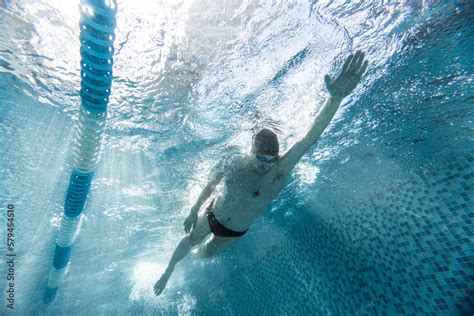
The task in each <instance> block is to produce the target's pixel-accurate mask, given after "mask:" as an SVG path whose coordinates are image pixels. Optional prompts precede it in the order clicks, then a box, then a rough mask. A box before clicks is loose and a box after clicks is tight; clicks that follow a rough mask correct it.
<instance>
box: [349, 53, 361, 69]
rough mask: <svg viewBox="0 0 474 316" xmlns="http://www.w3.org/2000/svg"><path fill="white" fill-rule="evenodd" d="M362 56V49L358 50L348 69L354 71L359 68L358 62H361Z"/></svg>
mask: <svg viewBox="0 0 474 316" xmlns="http://www.w3.org/2000/svg"><path fill="white" fill-rule="evenodd" d="M361 56H362V51H360V50H358V51H357V52H356V53H355V55H354V58H353V59H352V61H351V64H350V65H349V68H348V69H347V71H352V72H354V71H355V70H356V69H357V63H358V62H359V59H360V58H361Z"/></svg>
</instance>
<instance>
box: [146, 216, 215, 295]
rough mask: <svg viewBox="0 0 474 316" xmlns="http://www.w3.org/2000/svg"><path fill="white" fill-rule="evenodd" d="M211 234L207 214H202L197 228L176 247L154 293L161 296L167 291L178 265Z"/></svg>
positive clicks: (156, 284)
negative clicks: (169, 281)
mask: <svg viewBox="0 0 474 316" xmlns="http://www.w3.org/2000/svg"><path fill="white" fill-rule="evenodd" d="M210 233H211V230H210V228H209V224H208V222H207V217H206V215H205V214H201V215H200V216H199V218H198V221H197V223H196V226H195V227H194V229H193V230H192V231H191V233H190V234H189V235H186V236H185V237H184V238H183V239H181V241H180V242H179V244H178V247H176V249H175V251H174V252H173V255H172V256H171V259H170V262H169V264H168V267H167V268H166V270H165V272H164V273H163V275H162V276H161V277H160V279H159V280H158V281H157V282H156V283H155V286H154V292H155V294H156V295H160V294H161V292H163V290H164V289H165V287H166V284H167V283H168V280H169V278H170V276H171V273H173V271H174V268H175V266H176V264H177V263H178V262H179V261H181V260H182V259H183V258H184V257H186V255H187V254H188V253H189V251H190V250H191V249H192V248H193V247H194V246H196V245H197V244H199V243H200V242H201V241H202V240H203V239H204V238H205V237H206V236H207V235H209V234H210Z"/></svg>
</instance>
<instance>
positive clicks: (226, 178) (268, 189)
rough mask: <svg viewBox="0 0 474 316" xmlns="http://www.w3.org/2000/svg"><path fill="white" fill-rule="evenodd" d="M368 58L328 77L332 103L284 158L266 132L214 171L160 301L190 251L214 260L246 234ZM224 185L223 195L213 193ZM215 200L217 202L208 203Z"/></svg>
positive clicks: (159, 286) (187, 224)
mask: <svg viewBox="0 0 474 316" xmlns="http://www.w3.org/2000/svg"><path fill="white" fill-rule="evenodd" d="M364 56H365V54H364V53H363V52H362V51H357V52H356V53H355V54H354V55H352V54H351V55H349V57H348V58H347V59H346V61H345V63H344V66H343V67H342V70H341V73H340V74H339V76H337V78H335V79H334V80H331V79H330V77H329V76H328V75H326V76H325V77H324V81H325V83H326V88H327V89H328V92H329V98H328V100H327V101H326V103H325V104H324V106H323V107H322V108H321V110H320V111H319V113H318V114H317V115H316V117H315V118H314V121H313V123H312V125H311V128H310V129H309V131H308V132H307V133H306V135H305V136H304V137H303V138H302V139H301V140H300V141H298V142H297V143H296V144H294V145H293V146H292V147H291V148H290V149H289V150H288V151H287V152H286V153H285V154H284V155H281V156H280V154H279V143H278V138H277V135H276V134H275V132H273V131H272V130H270V129H266V128H264V129H262V130H260V131H259V132H258V133H257V134H256V135H255V136H254V139H253V144H252V150H251V154H249V155H245V156H241V155H233V156H232V157H230V158H228V159H225V160H224V161H223V162H222V163H220V164H219V165H218V166H217V167H215V168H214V169H213V171H212V172H211V176H210V179H209V182H208V184H207V186H206V187H205V188H204V190H203V191H202V192H201V194H200V195H199V197H198V199H197V201H196V203H195V204H194V206H193V207H192V208H191V211H190V214H189V216H188V217H187V218H186V220H185V221H184V230H185V232H186V233H187V235H186V236H185V237H184V238H183V239H182V240H181V241H180V243H179V244H178V247H177V248H176V250H175V251H174V253H173V255H172V256H171V260H170V262H169V265H168V267H167V268H166V270H165V272H164V273H163V274H162V276H161V277H160V279H159V280H158V281H157V282H156V284H155V286H154V292H155V294H156V295H160V294H161V293H162V292H163V290H164V289H165V287H166V284H167V282H168V280H169V278H170V276H171V273H172V272H173V270H174V268H175V266H176V264H177V263H178V262H179V261H181V260H182V259H183V258H184V257H185V256H186V255H187V254H188V253H189V251H190V250H191V249H193V248H194V247H196V246H200V247H199V248H198V255H199V256H201V257H211V256H213V255H215V254H217V253H219V252H221V251H223V250H224V249H226V248H228V247H229V246H230V245H232V244H233V243H234V242H235V241H236V240H237V239H238V238H239V237H241V236H242V235H244V234H245V233H246V232H247V230H248V229H249V227H250V225H251V224H252V222H253V221H254V219H255V218H256V217H258V216H259V215H260V214H261V213H262V212H263V211H264V210H265V209H266V207H267V206H268V205H269V204H270V203H271V201H272V200H273V199H274V198H275V197H276V196H277V194H278V193H279V192H280V190H281V189H282V187H283V185H284V183H285V180H286V178H287V177H288V175H289V174H290V172H291V170H292V169H293V168H294V167H295V165H296V164H297V163H298V161H299V160H300V159H301V157H302V156H303V155H304V154H305V153H306V152H307V151H308V149H309V148H310V147H311V146H312V145H314V144H315V143H316V142H317V141H318V139H319V138H320V136H321V134H322V133H323V132H324V130H325V129H326V127H327V126H328V125H329V122H331V119H332V118H333V116H334V114H336V112H337V110H338V108H339V106H340V104H341V101H342V99H343V98H344V97H346V96H348V95H349V94H350V93H351V92H352V91H353V90H354V89H355V87H356V86H357V84H358V83H359V82H360V80H361V77H362V75H363V74H364V72H365V70H366V69H367V65H368V61H367V60H365V61H364ZM221 183H222V184H223V185H222V190H220V191H219V192H214V191H215V189H216V187H217V186H218V185H219V184H221ZM211 195H213V196H215V197H214V198H212V199H209V197H210V196H211ZM208 199H209V200H210V201H209V202H208V203H206V207H205V209H203V211H202V212H199V210H200V209H201V207H202V206H203V205H204V203H205V202H206V201H207V200H208ZM203 241H204V243H203Z"/></svg>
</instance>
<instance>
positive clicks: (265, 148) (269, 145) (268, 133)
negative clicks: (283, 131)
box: [252, 128, 279, 158]
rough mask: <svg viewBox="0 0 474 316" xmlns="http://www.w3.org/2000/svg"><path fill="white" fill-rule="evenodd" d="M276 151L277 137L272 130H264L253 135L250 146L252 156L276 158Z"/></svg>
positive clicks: (277, 147)
mask: <svg viewBox="0 0 474 316" xmlns="http://www.w3.org/2000/svg"><path fill="white" fill-rule="evenodd" d="M278 151H279V144H278V137H277V135H276V134H275V133H274V132H273V131H272V130H270V129H268V128H264V129H262V130H260V131H259V132H258V133H257V134H256V135H255V137H254V139H253V144H252V153H253V154H254V155H259V156H271V157H276V158H278Z"/></svg>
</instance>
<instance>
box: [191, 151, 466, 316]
mask: <svg viewBox="0 0 474 316" xmlns="http://www.w3.org/2000/svg"><path fill="white" fill-rule="evenodd" d="M473 187H474V155H473V154H467V155H464V156H460V157H458V159H457V160H456V161H449V162H446V163H445V164H444V165H443V166H442V167H441V168H440V169H438V170H430V171H426V172H423V173H420V174H417V175H414V176H413V178H411V179H410V180H409V181H407V182H404V183H400V184H398V185H396V186H395V187H394V188H392V189H391V190H390V191H385V192H383V193H381V194H377V195H374V196H372V197H370V198H369V199H367V200H364V201H363V202H361V203H359V204H357V205H352V206H349V207H347V209H346V210H344V211H343V212H341V213H340V214H339V215H337V216H335V217H333V218H330V219H326V220H322V219H321V218H317V217H315V218H313V219H312V220H308V218H305V219H304V221H303V220H302V221H301V222H300V223H298V224H296V225H294V226H292V228H291V229H290V231H289V232H288V238H289V240H287V241H286V242H285V243H284V244H281V245H279V246H277V247H275V248H274V249H272V251H271V252H269V253H268V254H266V255H265V256H262V257H261V258H259V259H258V260H255V262H253V264H250V265H247V266H246V267H245V268H242V269H240V270H237V271H235V272H233V273H232V274H231V275H230V276H229V278H228V279H227V281H225V282H222V283H220V284H219V285H217V286H214V287H213V288H212V289H211V290H210V291H209V292H208V293H207V294H203V297H201V298H198V304H197V306H196V311H197V312H199V311H201V312H203V313H205V314H212V313H213V312H215V313H216V314H218V313H222V312H223V311H224V312H229V313H231V314H236V315H243V314H263V315H266V314H269V315H270V314H289V315H294V314H299V315H302V314H323V315H327V314H333V315H344V314H352V315H360V314H378V315H392V314H424V315H440V314H443V315H445V314H448V315H472V314H473V311H474V259H473V258H474V207H473V203H472V199H473ZM210 311H211V312H210Z"/></svg>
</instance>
